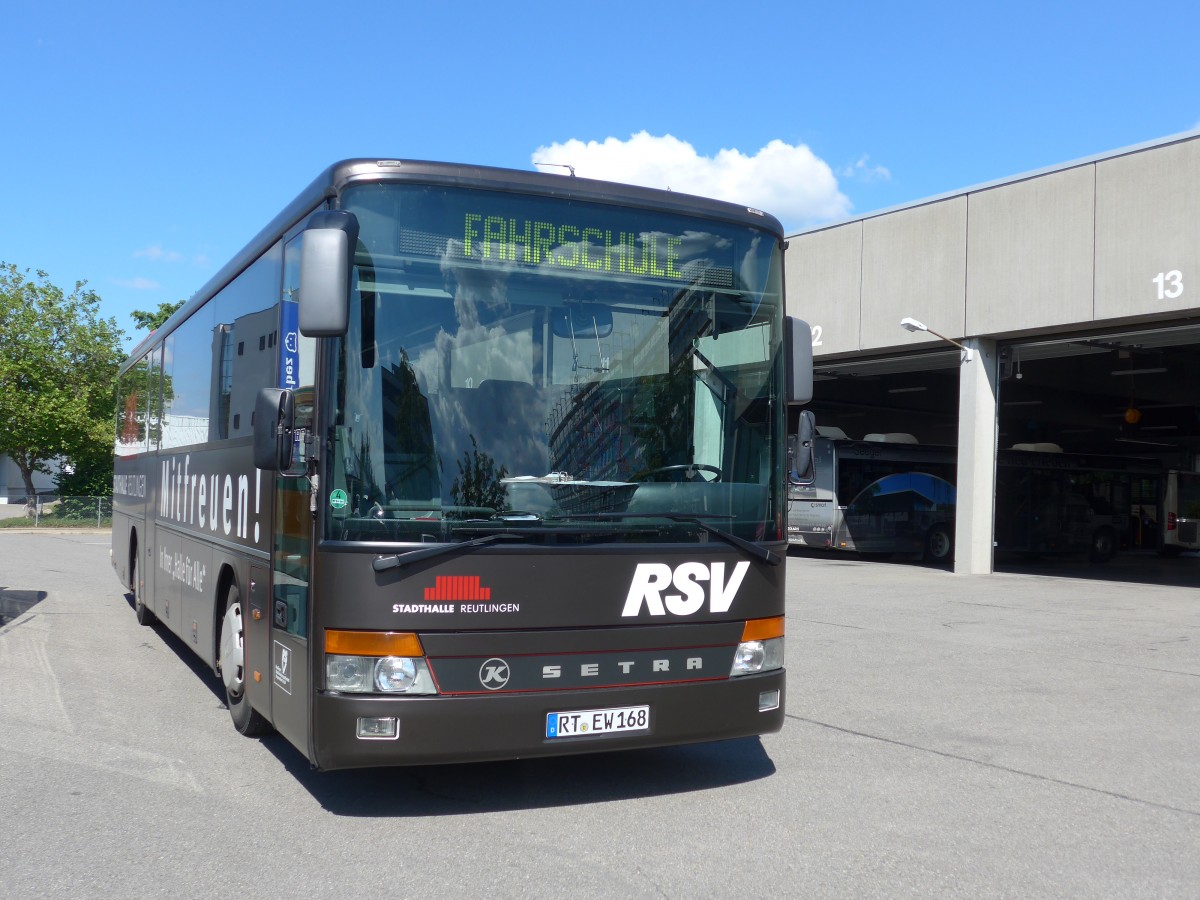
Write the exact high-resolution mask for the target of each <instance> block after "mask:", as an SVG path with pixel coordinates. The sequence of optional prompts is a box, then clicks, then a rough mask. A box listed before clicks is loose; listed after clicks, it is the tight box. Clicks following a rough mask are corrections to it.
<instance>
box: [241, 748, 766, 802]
mask: <svg viewBox="0 0 1200 900" xmlns="http://www.w3.org/2000/svg"><path fill="white" fill-rule="evenodd" d="M263 745H264V746H265V747H266V748H267V749H269V750H270V751H271V753H273V754H274V755H275V756H276V758H278V759H279V761H280V763H281V764H282V765H283V766H284V767H285V768H286V769H287V770H288V771H289V772H290V773H291V774H292V775H293V776H294V777H295V778H296V780H297V781H298V782H299V783H300V784H301V785H302V786H303V787H304V788H305V790H307V791H308V792H309V793H310V794H311V795H312V796H313V798H314V799H315V800H316V801H317V802H318V803H320V804H321V806H322V807H323V808H324V809H326V810H328V811H329V812H331V813H333V814H334V815H338V816H395V817H426V816H459V815H471V814H475V813H490V812H509V811H513V810H525V809H541V808H546V807H557V806H573V805H576V804H587V803H600V802H607V801H612V800H632V799H637V798H641V797H653V796H661V795H667V794H683V793H691V792H694V791H702V790H709V789H712V788H720V787H729V786H732V785H736V784H743V783H746V782H749V781H756V780H758V779H761V778H766V777H768V776H769V775H772V774H774V772H775V764H774V763H773V762H772V761H771V758H770V757H769V756H767V753H766V750H765V749H764V748H763V746H762V742H761V740H759V739H758V738H756V737H755V738H740V739H736V740H729V741H718V742H714V743H709V744H694V745H690V746H684V747H665V748H660V749H656V750H624V751H617V752H613V753H592V754H587V755H581V756H563V757H551V758H545V759H524V760H511V761H504V762H491V763H463V764H459V765H443V766H420V767H405V768H390V769H353V770H344V771H336V772H315V771H313V770H312V769H311V768H309V766H308V762H307V760H305V759H304V758H303V757H301V755H300V754H299V753H297V752H296V750H295V749H294V748H293V747H292V746H291V745H290V744H288V743H287V741H285V740H284V739H283V738H281V737H278V736H272V737H270V738H266V739H264V740H263Z"/></svg>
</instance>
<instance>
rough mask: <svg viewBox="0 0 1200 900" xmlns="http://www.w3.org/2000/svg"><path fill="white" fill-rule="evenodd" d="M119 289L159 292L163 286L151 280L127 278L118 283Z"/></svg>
mask: <svg viewBox="0 0 1200 900" xmlns="http://www.w3.org/2000/svg"><path fill="white" fill-rule="evenodd" d="M117 285H118V287H123V288H129V289H130V290H132V291H157V290H159V289H161V288H162V285H161V284H159V283H158V282H157V281H151V280H150V279H149V278H127V279H124V280H118V281H117Z"/></svg>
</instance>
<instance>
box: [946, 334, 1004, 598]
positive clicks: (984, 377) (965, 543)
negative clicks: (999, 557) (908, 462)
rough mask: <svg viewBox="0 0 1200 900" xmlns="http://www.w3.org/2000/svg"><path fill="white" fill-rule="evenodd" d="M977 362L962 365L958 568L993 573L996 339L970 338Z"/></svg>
mask: <svg viewBox="0 0 1200 900" xmlns="http://www.w3.org/2000/svg"><path fill="white" fill-rule="evenodd" d="M964 343H965V344H966V346H968V347H970V348H971V349H972V351H973V352H972V354H971V361H970V362H964V363H963V364H962V366H961V367H960V369H959V382H958V485H957V486H958V511H957V514H956V518H955V526H954V572H955V574H957V575H988V574H990V573H991V571H992V555H993V554H992V541H993V536H992V535H993V522H994V521H995V518H996V391H997V387H998V385H999V380H1000V379H999V366H998V365H997V357H998V354H997V353H996V342H995V341H989V340H985V339H983V338H970V339H967V340H966V341H964Z"/></svg>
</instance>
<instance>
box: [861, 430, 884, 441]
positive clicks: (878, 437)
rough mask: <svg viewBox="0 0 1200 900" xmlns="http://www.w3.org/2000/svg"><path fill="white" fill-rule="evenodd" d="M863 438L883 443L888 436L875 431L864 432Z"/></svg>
mask: <svg viewBox="0 0 1200 900" xmlns="http://www.w3.org/2000/svg"><path fill="white" fill-rule="evenodd" d="M863 440H864V441H874V442H875V443H877V444H882V443H883V442H884V441H885V440H886V438H885V437H884V435H882V434H880V433H879V432H877V431H873V432H871V433H870V434H864V435H863Z"/></svg>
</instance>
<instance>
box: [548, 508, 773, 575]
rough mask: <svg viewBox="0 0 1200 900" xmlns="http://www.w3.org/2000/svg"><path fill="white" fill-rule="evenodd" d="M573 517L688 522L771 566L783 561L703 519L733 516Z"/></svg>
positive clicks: (646, 514)
mask: <svg viewBox="0 0 1200 900" xmlns="http://www.w3.org/2000/svg"><path fill="white" fill-rule="evenodd" d="M570 518H573V519H576V518H577V519H617V520H619V519H667V520H668V521H670V522H689V523H691V524H692V525H695V526H697V527H698V528H700V529H701V530H703V531H706V532H708V533H709V534H711V535H713V536H714V537H718V538H720V539H721V540H723V541H724V542H725V543H727V544H732V545H733V546H734V547H737V548H738V549H739V550H742V551H743V552H745V553H746V554H748V555H749V556H753V557H754V558H755V559H761V560H762V561H763V562H765V563H767V564H768V565H771V566H777V565H779V564H780V563H781V562H783V557H781V556H780V555H779V554H778V553H775V552H773V551H771V550H768V549H767V548H766V547H760V546H759V545H758V544H755V543H753V542H751V541H748V540H746V539H745V538H740V537H738V536H737V535H736V534H733V533H732V532H729V531H725V530H724V529H721V528H717V527H716V526H715V525H710V524H708V522H706V521H704V520H705V519H732V518H733V516H725V515H716V514H701V513H673V512H639V513H621V512H609V513H582V514H580V515H575V516H571V517H570Z"/></svg>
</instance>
